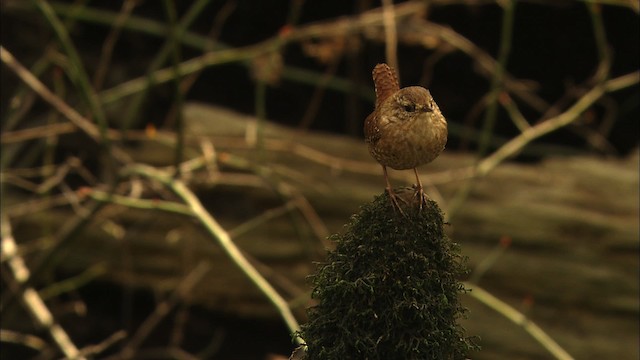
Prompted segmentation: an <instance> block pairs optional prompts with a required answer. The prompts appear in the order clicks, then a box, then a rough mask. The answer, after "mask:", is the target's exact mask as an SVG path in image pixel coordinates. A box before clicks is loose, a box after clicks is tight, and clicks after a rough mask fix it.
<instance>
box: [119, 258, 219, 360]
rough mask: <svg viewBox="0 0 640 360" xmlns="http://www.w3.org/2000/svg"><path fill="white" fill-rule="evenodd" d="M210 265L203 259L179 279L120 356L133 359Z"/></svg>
mask: <svg viewBox="0 0 640 360" xmlns="http://www.w3.org/2000/svg"><path fill="white" fill-rule="evenodd" d="M210 267H211V266H210V265H209V264H207V263H206V262H204V261H202V262H200V263H198V265H196V267H195V268H194V269H193V270H191V272H189V274H188V275H187V276H186V277H185V278H184V279H182V280H180V281H179V285H178V287H177V288H176V289H175V290H174V291H173V292H172V293H171V295H169V296H168V297H167V298H166V299H165V300H163V301H161V302H160V303H159V304H158V305H157V306H156V308H155V310H154V311H153V313H151V314H150V315H149V316H148V317H147V318H146V319H145V321H144V322H142V324H141V325H140V326H139V327H138V330H137V331H136V333H135V334H133V336H132V338H131V340H130V341H129V342H128V343H127V345H126V346H125V347H124V348H123V349H122V351H121V352H120V354H119V358H122V359H131V358H132V357H133V356H134V355H135V353H136V350H137V349H138V347H140V345H141V344H142V342H143V341H144V340H145V339H146V338H147V337H148V336H149V335H150V334H151V332H152V331H153V329H155V327H156V326H157V325H158V324H159V323H160V321H161V320H162V319H164V317H165V316H167V314H168V313H169V312H170V311H171V309H172V308H173V307H174V306H176V304H177V303H178V301H180V300H181V299H182V298H184V297H185V296H186V294H187V293H188V292H190V291H191V290H192V289H193V288H194V287H195V286H196V285H197V284H198V282H199V281H200V280H202V277H203V276H204V275H205V274H206V273H207V272H208V271H209V269H210Z"/></svg>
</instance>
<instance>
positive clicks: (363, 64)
mask: <svg viewBox="0 0 640 360" xmlns="http://www.w3.org/2000/svg"><path fill="white" fill-rule="evenodd" d="M299 3H301V4H302V6H301V8H300V12H299V18H298V20H297V25H304V24H307V23H311V22H314V21H321V20H327V19H333V18H337V17H341V16H348V15H354V14H358V13H360V12H362V11H364V10H367V9H371V8H374V7H377V6H379V5H380V4H379V3H378V2H376V1H353V2H352V1H343V0H309V1H304V2H297V1H249V0H240V1H235V9H234V10H233V12H232V13H231V15H230V16H229V17H228V18H227V19H226V20H225V21H224V23H223V26H222V27H221V31H220V33H219V37H218V40H219V41H220V42H222V43H224V44H225V45H227V46H231V47H238V46H245V45H251V44H255V43H257V42H260V41H263V40H265V39H268V38H271V37H273V36H275V35H276V34H278V32H279V31H281V29H282V28H283V27H284V26H285V25H287V24H288V23H289V22H290V20H289V18H290V13H291V9H292V8H293V7H294V6H295V4H299ZM1 4H2V15H1V19H0V22H1V24H2V33H1V39H2V46H4V47H5V48H7V49H9V50H10V51H11V52H12V53H13V54H14V56H16V58H17V59H18V60H19V61H21V62H22V63H23V64H24V65H25V66H27V67H29V66H30V65H31V64H32V63H33V62H34V61H35V60H36V59H38V58H39V57H41V56H42V55H43V48H44V47H45V46H46V45H47V44H50V43H51V42H53V41H55V36H54V35H53V33H52V31H51V29H50V27H49V25H48V23H47V22H45V21H44V19H43V18H42V17H41V15H40V14H39V12H37V11H36V10H35V9H33V8H31V7H30V6H29V5H28V4H26V2H24V3H23V2H18V1H3V2H2V3H1ZM189 4H190V2H187V1H178V2H177V6H178V12H179V15H181V14H182V13H183V12H184V11H185V10H186V9H187V8H188V5H189ZM227 4H228V2H227V1H212V3H211V4H210V5H209V6H208V7H207V8H206V10H205V11H204V12H203V15H202V16H200V17H199V18H198V20H197V21H196V22H195V24H194V25H193V26H191V28H190V31H195V32H198V33H200V34H203V35H204V34H207V33H208V32H209V30H210V28H211V24H212V21H213V19H214V18H215V16H216V14H218V13H219V11H220V10H221V8H222V7H223V6H226V5H227ZM120 5H121V4H120V2H116V1H110V0H103V1H92V2H91V3H90V6H91V7H94V8H102V9H109V10H112V11H115V12H117V11H119V8H120ZM601 10H602V14H603V19H604V23H605V24H604V25H605V29H606V33H607V41H608V43H609V45H610V50H611V54H612V60H613V63H612V65H611V76H612V77H616V76H620V75H623V74H626V73H629V72H632V71H635V70H637V69H638V68H639V65H640V52H639V48H638V43H640V36H639V25H640V21H639V19H640V17H639V16H638V14H637V13H636V12H634V11H632V10H630V9H628V8H626V7H617V6H602V8H601ZM134 14H135V15H137V16H140V17H145V18H152V19H156V20H158V21H164V20H165V19H166V15H165V12H164V10H163V8H162V2H160V1H141V2H140V4H139V5H138V6H137V8H136V9H135V11H134ZM502 14H503V11H502V9H501V8H500V7H499V6H497V5H495V4H488V5H477V6H469V5H465V4H452V5H442V6H434V7H433V8H431V9H430V10H429V14H428V19H429V20H430V21H433V22H436V23H439V24H444V25H447V26H449V27H451V28H452V29H454V30H455V31H457V32H459V33H460V34H462V35H463V36H465V37H467V38H468V39H469V40H471V41H472V42H473V43H474V44H476V46H478V47H480V48H481V49H484V50H485V51H486V52H488V53H489V54H491V55H492V56H494V57H495V56H496V54H497V53H498V49H499V45H500V43H499V42H500V26H501V19H502ZM109 31H110V28H109V27H107V26H104V25H96V24H90V23H88V22H84V21H78V22H76V24H75V25H74V27H73V30H72V32H71V35H72V39H73V41H74V43H75V45H76V47H77V49H78V51H79V52H80V54H81V56H82V58H83V60H84V63H85V65H86V67H87V71H88V73H89V74H93V73H94V71H95V65H96V64H97V61H98V58H99V56H100V54H101V49H102V44H103V42H104V39H105V37H106V36H107V34H108V33H109ZM163 41H164V39H161V38H158V37H154V36H150V35H146V34H143V33H139V32H135V31H128V30H124V32H123V36H121V37H120V38H119V40H118V43H117V46H116V48H115V52H114V57H113V61H112V65H111V68H110V73H109V75H108V77H107V81H106V83H105V86H104V88H105V89H108V88H110V87H112V86H115V85H117V84H119V83H121V82H123V81H125V80H127V79H131V78H134V77H138V76H143V75H144V74H145V73H146V71H147V69H148V66H149V62H150V61H151V59H152V58H153V56H154V55H155V54H156V52H157V51H158V49H159V48H160V46H161V45H162V43H163ZM201 53H202V52H201V51H199V50H194V49H191V48H188V47H183V49H182V57H183V59H188V58H190V57H194V56H198V55H201ZM384 54H385V49H384V44H382V43H378V42H372V41H366V40H362V41H361V42H360V48H359V49H358V51H357V53H355V54H353V55H352V57H350V58H347V57H346V56H344V57H342V58H341V59H340V60H339V62H338V64H337V69H336V76H338V77H341V78H345V79H353V80H355V81H357V82H359V83H360V84H362V85H364V86H368V87H370V88H372V82H371V79H370V72H371V69H372V68H373V66H375V64H376V63H379V62H383V61H384V60H385V59H384ZM398 55H399V63H400V73H401V83H402V84H403V85H414V84H421V85H426V86H428V87H429V89H430V91H431V92H432V94H433V95H434V97H435V98H436V100H437V102H438V104H439V106H440V108H441V109H442V111H443V113H444V114H445V116H446V117H447V119H448V121H449V123H450V124H451V136H450V139H449V143H448V145H447V149H448V150H449V151H474V150H475V149H476V147H477V137H475V136H474V137H472V138H470V139H464V140H463V139H462V138H461V136H462V133H463V129H465V128H471V129H476V130H478V129H481V128H482V121H481V116H477V115H476V116H472V115H470V114H471V112H472V108H473V106H474V105H475V104H476V103H477V102H478V100H479V99H480V98H481V97H482V96H483V95H485V94H486V93H487V92H488V90H489V88H490V84H489V81H488V80H487V79H486V78H484V77H482V76H480V75H479V74H478V73H477V72H476V71H475V68H474V64H473V61H472V60H471V59H469V58H468V56H467V55H466V54H462V53H460V52H452V53H449V54H447V55H446V56H445V57H444V58H442V59H441V60H440V61H438V62H437V63H436V65H435V68H434V71H433V76H432V77H428V78H427V77H425V67H426V65H425V64H426V62H427V61H428V59H429V57H430V56H432V55H433V52H432V51H430V50H427V49H424V48H422V47H418V46H406V45H403V44H402V43H400V46H399V49H398ZM282 56H283V60H284V65H285V66H293V67H299V68H304V69H307V70H310V71H315V72H318V73H320V74H321V73H323V72H325V71H327V66H326V65H323V64H320V63H319V62H318V61H316V60H315V59H312V58H310V57H309V56H307V55H306V54H305V53H304V52H303V50H302V49H301V46H300V44H297V43H293V44H290V45H288V46H287V47H286V48H285V49H284V50H283V52H282ZM597 64H598V56H597V50H596V46H595V41H594V38H593V28H592V25H591V20H590V16H589V13H588V11H587V9H586V7H585V4H584V2H579V1H548V2H535V1H531V2H519V3H518V5H517V9H516V14H515V28H514V33H513V44H512V52H511V54H510V57H509V62H508V66H507V70H508V72H509V73H510V74H511V75H513V76H514V77H516V78H519V79H532V81H535V82H536V83H537V84H538V85H539V91H538V94H539V95H540V96H541V97H543V98H544V99H545V100H547V101H549V102H550V103H552V104H553V103H555V102H556V101H557V100H558V99H559V98H561V97H562V96H563V94H564V93H565V92H566V90H567V88H568V87H571V86H572V85H575V84H580V83H582V82H584V81H586V80H587V79H588V78H589V77H590V76H592V75H593V73H594V71H595V69H596V67H597ZM1 74H2V88H1V104H0V112H1V113H2V116H3V118H4V116H5V114H6V112H7V108H8V104H9V101H10V99H11V96H13V92H14V89H15V87H16V85H17V84H18V79H17V78H16V77H15V75H14V74H12V73H10V71H9V70H8V69H7V68H6V67H5V66H3V67H2V73H1ZM52 76H53V75H52V74H51V72H48V73H46V74H45V75H44V76H43V77H42V78H41V80H42V81H44V82H45V83H47V84H50V83H51V78H52ZM71 88H72V87H71V85H69V89H71ZM255 88H256V82H255V80H254V78H253V77H252V75H251V71H250V69H249V68H248V67H247V66H246V64H238V63H233V64H226V65H220V66H215V67H210V68H207V69H206V70H205V71H204V72H203V73H202V74H201V75H200V77H199V78H198V80H197V82H196V83H195V85H194V86H193V87H192V88H191V89H190V91H189V92H188V94H187V95H186V100H187V101H189V100H195V101H200V102H206V103H213V104H219V105H222V106H225V107H228V108H232V109H235V110H237V111H240V112H243V113H247V114H254V113H255V111H256V109H255V103H256V102H255V94H256V91H255ZM314 91H315V89H314V87H312V86H310V85H306V84H300V83H295V82H292V81H288V80H281V81H280V82H279V83H277V84H274V85H270V86H269V87H268V90H267V100H266V106H267V117H268V118H269V119H271V120H273V121H276V122H279V123H283V124H286V125H289V126H291V127H296V126H299V124H300V121H301V118H302V114H304V113H305V111H306V110H307V107H308V106H309V103H310V101H311V99H312V97H313V94H314ZM371 91H373V90H371ZM69 96H70V97H71V99H72V100H70V101H73V97H74V95H73V94H69ZM174 96H175V94H174V93H173V89H172V87H171V85H170V84H165V85H161V86H158V87H156V88H154V89H153V90H152V92H151V94H150V97H149V98H148V99H147V100H146V102H145V105H144V110H143V111H142V112H141V114H144V116H143V117H141V118H139V119H137V122H136V124H134V127H135V128H137V129H143V128H144V127H145V126H147V124H149V123H152V124H155V125H156V126H157V127H159V128H168V129H171V128H172V126H173V122H172V121H171V119H170V117H169V116H168V111H169V109H170V108H171V105H172V102H173V99H174ZM606 100H607V101H610V102H611V103H614V104H615V111H614V112H613V114H614V121H613V126H612V128H611V131H610V132H609V133H606V134H603V135H604V136H605V138H606V140H607V141H608V143H609V144H610V147H609V148H607V149H606V150H603V149H594V148H592V147H591V146H590V145H589V144H588V142H586V141H585V139H584V136H581V135H580V134H581V133H583V132H582V131H580V130H581V129H583V130H585V129H586V130H591V131H596V129H598V127H599V125H600V123H601V121H603V120H602V119H603V114H605V110H606V106H605V105H606V104H605V105H602V102H601V104H599V105H597V106H596V107H595V108H594V109H592V110H591V111H593V112H594V113H593V114H592V115H593V116H590V117H589V119H591V120H587V119H585V120H584V121H582V120H581V121H578V122H576V123H575V124H572V125H571V126H569V127H567V128H565V129H561V130H559V131H557V132H554V133H552V134H550V135H548V136H545V137H543V138H542V139H539V140H537V141H536V143H537V144H543V145H553V147H546V148H545V147H542V148H543V149H562V150H563V152H565V153H593V154H598V155H603V156H626V155H628V154H629V153H630V152H632V151H637V150H636V149H637V146H638V140H639V138H638V135H639V133H640V127H639V122H638V119H639V115H640V92H639V89H638V86H637V85H636V86H634V87H633V88H631V89H626V90H623V91H618V92H615V93H613V94H611V95H607V96H606ZM126 106H127V104H126V102H123V103H119V104H118V105H117V106H116V108H115V109H111V110H110V115H111V117H110V119H111V120H112V121H114V123H115V122H117V117H118V115H119V114H120V113H121V112H123V111H124V109H126ZM350 106H351V107H352V108H349V107H350ZM372 106H373V105H372V102H371V98H369V99H363V98H359V100H358V101H357V103H356V104H351V105H349V102H348V98H347V96H346V95H345V94H344V93H341V92H337V91H332V90H330V89H328V90H326V91H325V93H324V96H323V99H322V102H321V106H320V108H319V111H318V112H317V114H316V116H315V117H314V118H313V121H312V123H311V124H310V129H311V130H322V131H329V132H334V133H341V134H346V135H349V136H353V137H356V138H362V130H361V124H362V122H363V120H364V118H365V117H366V116H367V115H368V113H369V112H370V111H371V109H372ZM47 110H48V107H47V106H46V105H45V104H42V103H36V106H35V107H34V109H33V116H32V117H29V118H28V119H29V120H28V121H25V122H24V123H21V124H20V127H25V128H26V127H28V126H29V125H33V124H34V123H38V122H40V121H42V119H40V118H39V116H40V115H41V114H44V113H45V112H46V111H47ZM522 110H523V113H524V115H525V116H526V117H528V119H529V120H530V121H535V120H536V119H537V115H538V114H536V113H535V112H534V111H532V110H530V109H527V108H523V109H522ZM517 134H518V130H517V129H516V128H515V127H514V125H513V124H512V123H511V121H510V120H509V119H508V117H507V115H506V113H505V112H504V111H502V110H501V111H500V112H499V117H498V121H497V124H496V127H495V134H494V135H495V136H496V137H497V138H502V139H508V138H511V137H513V136H515V135H517ZM498 145H499V143H494V144H493V146H492V147H493V148H496V147H497V146H498ZM60 149H61V150H60V151H65V149H67V150H66V151H73V150H70V149H69V148H68V147H66V148H65V147H61V148H60ZM551 155H554V154H552V153H545V152H544V151H541V152H540V151H539V152H535V153H534V152H524V153H523V154H522V155H521V156H520V158H519V159H520V160H523V161H532V160H537V159H540V158H542V157H545V156H551ZM60 156H61V158H62V157H64V156H65V154H60ZM4 165H5V166H7V165H11V164H4ZM62 277H63V276H61V278H62ZM4 290H5V289H4V288H3V291H4ZM79 296H81V297H82V298H83V299H84V300H85V302H86V303H87V304H88V306H89V308H88V309H87V314H88V316H89V318H88V319H87V320H86V321H83V323H82V327H83V329H74V322H70V323H65V324H63V326H65V327H66V328H68V329H69V330H70V331H72V332H73V333H75V334H76V339H77V340H78V341H79V342H85V343H95V342H98V341H101V340H102V339H104V338H105V337H106V336H108V335H109V334H110V333H111V329H112V328H113V326H110V325H111V324H110V323H109V322H110V321H111V322H115V323H117V324H120V325H121V324H123V323H126V324H128V325H127V326H125V328H131V329H135V328H136V327H137V326H138V325H139V322H140V321H142V319H143V318H137V317H136V315H135V314H139V313H142V314H146V313H147V312H148V310H149V309H150V308H152V307H153V306H154V303H155V302H154V297H153V295H152V294H149V293H147V292H144V291H138V290H136V291H133V292H126V291H125V290H122V289H121V288H119V287H117V286H114V285H113V284H109V283H102V282H94V283H92V284H90V285H88V286H86V287H83V288H82V290H81V293H80V294H79ZM123 299H129V300H128V301H129V302H126V301H124V302H123ZM136 310H141V311H136ZM127 311H128V312H130V314H129V315H131V316H125V315H123V314H125V313H126V312H127ZM194 313H195V315H194ZM143 317H144V316H143ZM191 318H192V319H195V321H191V322H189V326H190V327H189V328H187V329H185V334H186V336H187V337H188V338H189V341H187V342H185V346H193V347H194V348H202V347H203V346H204V344H207V343H211V342H214V341H215V339H214V338H215V336H216V335H215V334H216V332H217V331H220V332H222V333H224V335H221V336H223V338H224V341H223V342H222V345H221V346H222V347H221V348H220V349H219V351H218V352H217V354H218V356H220V358H225V359H233V358H237V359H247V358H254V356H255V357H256V358H263V356H264V354H266V353H269V352H271V353H281V354H284V353H287V352H288V351H289V350H290V339H289V338H287V336H286V329H285V327H284V326H283V325H282V324H280V323H278V322H266V321H258V320H255V319H237V318H229V317H228V316H225V315H223V314H211V313H210V312H208V311H207V310H205V309H193V310H192V315H191ZM167 319H173V317H172V316H168V317H167ZM167 321H170V320H167ZM88 324H92V325H88ZM166 325H167V326H166V327H163V326H160V327H159V330H158V331H157V333H154V336H152V337H150V339H152V340H151V343H150V344H149V345H151V344H152V343H153V342H157V343H158V345H161V344H163V343H164V342H165V340H166V338H167V337H168V336H169V334H168V333H166V332H168V331H169V329H170V328H171V324H166ZM115 327H118V326H115ZM88 329H90V331H89V330H88ZM247 329H250V330H247ZM163 331H166V332H164V333H163ZM203 333H207V334H214V335H212V338H207V339H200V338H198V337H197V336H196V335H195V334H203ZM191 334H194V335H193V336H191ZM265 334H270V335H271V336H272V337H268V336H266V335H265ZM283 334H285V335H284V336H283ZM41 335H43V334H41ZM82 336H84V337H85V338H82ZM10 350H11V347H10V346H4V345H3V353H4V354H3V358H4V355H6V354H8V351H10ZM29 355H33V354H29ZM29 355H28V354H24V353H22V354H14V355H13V356H15V357H12V358H20V357H22V356H24V357H26V356H29ZM7 356H8V355H7ZM8 358H9V357H8Z"/></svg>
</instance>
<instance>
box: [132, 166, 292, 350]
mask: <svg viewBox="0 0 640 360" xmlns="http://www.w3.org/2000/svg"><path fill="white" fill-rule="evenodd" d="M125 170H126V171H125V173H133V174H139V175H143V176H146V177H149V178H152V179H155V180H157V181H160V182H161V183H163V184H164V185H165V186H168V187H169V188H170V189H171V190H173V192H174V193H176V194H177V195H178V196H179V197H180V198H181V199H182V200H183V201H184V202H185V203H186V204H187V205H188V206H189V207H190V208H191V210H192V211H193V213H194V216H196V218H198V219H199V220H200V222H201V223H202V224H203V225H204V227H205V228H206V229H207V231H208V232H209V233H210V234H211V235H212V237H214V238H215V239H216V240H217V242H218V244H219V245H220V246H221V247H222V249H223V250H224V251H225V252H226V253H227V255H228V256H229V257H230V258H231V260H233V262H234V263H235V264H236V265H237V266H238V268H239V269H240V270H241V271H242V272H243V273H244V274H245V275H246V276H247V277H248V278H249V280H251V281H252V282H253V283H254V284H255V285H256V286H257V287H258V289H260V291H262V293H263V294H264V295H265V296H266V297H267V298H268V299H269V300H270V301H271V303H272V304H273V305H274V306H275V307H276V309H277V310H278V312H279V313H280V315H281V316H282V318H283V320H284V321H285V323H286V324H287V327H288V328H289V330H290V331H291V332H292V333H295V332H297V331H299V330H300V325H299V324H298V321H297V320H296V319H295V317H294V316H293V313H292V312H291V309H290V308H289V305H288V304H287V302H286V300H284V299H283V298H282V296H280V294H278V292H277V291H276V290H275V289H274V288H273V286H271V284H269V282H268V281H267V280H266V279H265V278H264V277H263V276H262V275H261V274H260V273H259V272H258V271H257V270H256V268H255V267H253V265H251V263H250V262H249V261H248V260H247V259H246V258H245V257H244V256H243V255H242V251H241V250H240V249H239V248H238V247H237V246H236V245H235V244H234V243H233V241H232V240H231V237H230V236H229V233H228V232H227V231H225V230H224V228H223V227H222V226H221V225H220V224H219V223H218V222H217V221H216V220H215V219H214V218H213V217H212V216H211V214H210V213H209V212H208V211H207V210H206V209H205V208H204V206H203V205H202V203H201V202H200V200H198V198H197V197H196V195H195V194H194V193H193V192H192V191H191V190H189V188H188V187H187V186H186V184H185V183H183V182H182V181H180V180H177V179H173V178H172V177H171V176H168V175H167V174H166V173H164V172H161V171H159V170H157V169H155V168H153V167H150V166H147V165H132V166H130V167H128V168H126V169H125ZM296 342H297V343H298V344H302V343H303V340H302V339H301V338H299V337H296Z"/></svg>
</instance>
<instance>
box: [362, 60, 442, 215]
mask: <svg viewBox="0 0 640 360" xmlns="http://www.w3.org/2000/svg"><path fill="white" fill-rule="evenodd" d="M373 81H374V84H375V88H376V105H375V110H374V111H373V112H372V113H371V114H370V115H369V116H368V117H367V118H366V120H365V123H364V134H365V141H366V143H367V145H368V146H369V153H370V154H371V156H373V158H374V159H376V160H377V161H378V162H379V163H380V165H382V168H383V171H384V175H385V180H386V182H387V191H388V192H389V194H390V196H391V197H392V200H393V201H394V204H395V205H396V206H397V205H398V204H397V200H396V198H395V195H394V193H393V190H392V188H391V184H390V183H389V179H388V177H387V169H386V167H387V166H388V167H390V168H393V169H396V170H404V169H414V172H415V175H416V181H417V184H416V186H417V189H418V193H419V196H420V197H422V196H423V189H422V184H421V182H420V179H419V178H418V172H417V170H416V167H417V166H420V165H424V164H427V163H430V162H431V161H433V160H434V159H435V158H437V157H438V155H440V153H441V152H442V150H444V146H445V144H446V143H447V121H446V120H445V118H444V116H443V115H442V113H441V112H440V108H438V105H436V103H435V101H434V100H433V97H432V96H431V93H429V90H427V89H425V88H423V87H420V86H409V87H405V88H402V89H400V85H399V83H398V78H397V76H396V73H395V71H394V70H393V69H392V68H390V67H389V66H388V65H387V64H378V65H376V67H375V68H374V69H373ZM421 204H422V200H421ZM398 208H399V207H398Z"/></svg>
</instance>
